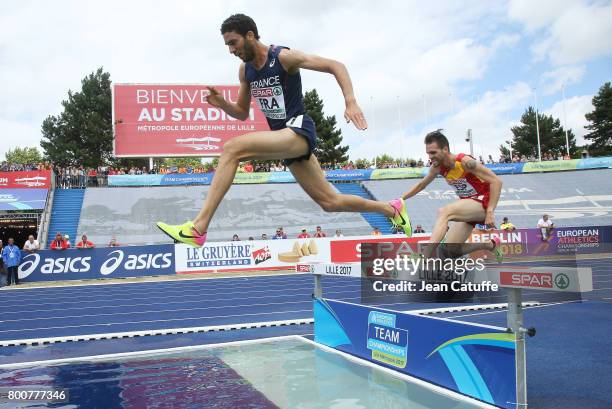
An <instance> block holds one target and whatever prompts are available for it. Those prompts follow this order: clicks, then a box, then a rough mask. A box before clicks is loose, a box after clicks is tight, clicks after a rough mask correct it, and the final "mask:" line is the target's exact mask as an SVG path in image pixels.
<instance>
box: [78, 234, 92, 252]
mask: <svg viewBox="0 0 612 409" xmlns="http://www.w3.org/2000/svg"><path fill="white" fill-rule="evenodd" d="M76 246H77V249H93V248H94V247H96V246H94V244H93V243H92V242H91V241H89V240H87V235H86V234H83V235H82V236H81V241H79V242H78V243H77V245H76Z"/></svg>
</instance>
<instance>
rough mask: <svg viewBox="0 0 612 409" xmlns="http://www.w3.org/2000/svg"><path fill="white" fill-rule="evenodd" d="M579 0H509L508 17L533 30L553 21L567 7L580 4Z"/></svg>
mask: <svg viewBox="0 0 612 409" xmlns="http://www.w3.org/2000/svg"><path fill="white" fill-rule="evenodd" d="M580 3H581V1H580V0H538V1H530V0H511V1H510V3H509V4H508V17H510V19H511V20H516V21H518V22H520V23H522V24H523V25H524V26H525V29H527V30H528V31H535V30H537V29H539V28H542V27H545V26H547V25H549V24H551V23H552V22H554V21H555V20H556V19H557V18H558V17H559V16H561V15H562V14H563V13H564V10H566V9H567V8H568V7H571V6H574V5H577V4H580Z"/></svg>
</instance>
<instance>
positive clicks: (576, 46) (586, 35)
mask: <svg viewBox="0 0 612 409" xmlns="http://www.w3.org/2000/svg"><path fill="white" fill-rule="evenodd" d="M610 22H612V4H610V3H608V4H607V5H601V6H600V5H593V6H590V7H584V6H577V7H574V8H571V9H568V10H567V11H566V12H565V13H564V14H563V15H562V16H561V17H560V18H559V19H558V20H557V21H555V23H554V24H553V26H552V28H551V39H552V42H551V44H550V46H549V47H548V49H547V50H546V52H547V54H548V55H549V57H550V58H551V59H552V61H553V62H554V63H555V64H574V63H577V62H582V61H588V60H590V59H591V58H593V57H598V56H607V55H612V41H610V39H611V38H612V24H611V23H610Z"/></svg>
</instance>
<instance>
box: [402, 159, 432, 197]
mask: <svg viewBox="0 0 612 409" xmlns="http://www.w3.org/2000/svg"><path fill="white" fill-rule="evenodd" d="M439 173H440V168H438V167H436V166H432V167H431V168H429V173H428V174H427V176H425V177H424V178H423V179H422V180H421V181H420V182H419V183H417V184H416V185H414V186H412V189H410V190H409V191H407V192H406V193H404V194H403V195H402V199H408V198H410V197H412V196H414V195H416V194H417V193H419V192H420V191H421V190H423V189H425V188H426V187H427V185H429V184H430V183H431V182H432V180H434V179H435V178H436V176H438V174H439Z"/></svg>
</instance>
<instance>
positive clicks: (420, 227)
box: [414, 224, 425, 233]
mask: <svg viewBox="0 0 612 409" xmlns="http://www.w3.org/2000/svg"><path fill="white" fill-rule="evenodd" d="M414 232H415V233H425V229H424V228H423V226H421V225H420V224H417V226H416V229H414Z"/></svg>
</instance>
